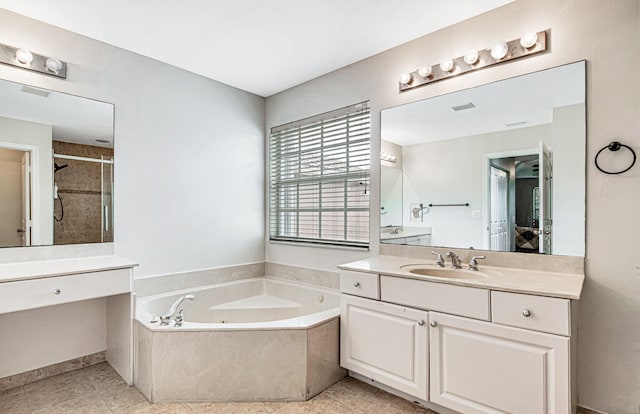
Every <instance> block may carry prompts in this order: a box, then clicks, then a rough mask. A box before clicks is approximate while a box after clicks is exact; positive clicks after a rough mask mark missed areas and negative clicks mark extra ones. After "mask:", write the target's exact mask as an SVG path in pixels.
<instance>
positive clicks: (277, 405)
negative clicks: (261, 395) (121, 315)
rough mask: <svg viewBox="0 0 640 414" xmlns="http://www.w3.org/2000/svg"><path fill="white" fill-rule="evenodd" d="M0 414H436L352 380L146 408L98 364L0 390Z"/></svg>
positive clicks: (104, 365)
mask: <svg viewBox="0 0 640 414" xmlns="http://www.w3.org/2000/svg"><path fill="white" fill-rule="evenodd" d="M0 413H2V414H76V413H77V414H103V413H104V414H112V413H113V414H129V413H140V414H142V413H145V414H160V413H162V414H183V413H184V414H187V413H188V414H198V413H215V414H236V413H238V414H258V413H265V414H269V413H278V414H297V413H300V414H342V413H344V414H369V413H380V414H383V413H384V414H386V413H389V414H401V413H420V414H437V413H435V412H433V411H429V410H426V409H423V408H421V407H418V406H416V405H413V404H411V403H410V402H407V401H405V400H403V399H400V398H398V397H396V396H394V395H391V394H389V393H387V392H384V391H381V390H378V389H377V388H374V387H372V386H370V385H368V384H364V383H362V382H360V381H357V380H354V379H352V378H345V379H343V380H342V381H340V382H338V383H337V384H335V385H333V386H332V387H330V388H329V389H327V390H325V391H324V392H323V393H322V394H320V395H318V396H316V397H315V398H313V399H311V400H309V401H306V402H289V403H286V402H282V403H281V402H266V403H197V404H193V403H189V404H149V403H148V402H147V401H146V400H145V399H144V397H143V396H142V394H140V393H139V392H138V391H137V390H136V389H135V388H133V387H129V386H127V384H126V383H125V382H124V381H123V380H122V379H121V378H120V377H119V376H118V374H116V373H115V371H114V370H113V369H112V368H111V367H110V366H109V365H107V363H101V364H97V365H93V366H90V367H88V368H83V369H79V370H77V371H72V372H68V373H66V374H62V375H57V376H55V377H51V378H47V379H44V380H40V381H38V382H34V383H31V384H27V385H25V386H22V387H16V388H12V389H10V390H6V391H2V392H0Z"/></svg>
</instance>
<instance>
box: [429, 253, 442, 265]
mask: <svg viewBox="0 0 640 414" xmlns="http://www.w3.org/2000/svg"><path fill="white" fill-rule="evenodd" d="M431 254H435V255H436V256H438V258H437V259H436V266H438V267H444V259H443V258H442V255H441V254H440V253H438V252H434V251H433V250H432V251H431Z"/></svg>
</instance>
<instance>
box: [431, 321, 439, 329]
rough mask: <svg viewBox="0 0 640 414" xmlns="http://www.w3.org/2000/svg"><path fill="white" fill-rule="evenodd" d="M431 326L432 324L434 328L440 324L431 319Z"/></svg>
mask: <svg viewBox="0 0 640 414" xmlns="http://www.w3.org/2000/svg"><path fill="white" fill-rule="evenodd" d="M429 326H431V327H432V328H435V327H436V326H438V322H436V321H431V322H429Z"/></svg>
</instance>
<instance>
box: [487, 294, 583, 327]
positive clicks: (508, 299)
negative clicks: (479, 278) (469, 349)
mask: <svg viewBox="0 0 640 414" xmlns="http://www.w3.org/2000/svg"><path fill="white" fill-rule="evenodd" d="M491 314H492V321H493V322H494V323H498V324H501V325H509V326H515V327H518V328H525V329H532V330H535V331H541V332H548V333H552V334H557V335H564V336H570V335H571V310H570V301H569V300H568V299H559V298H549V297H544V296H534V295H523V294H519V293H508V292H495V291H494V292H491ZM527 315H528V316H527Z"/></svg>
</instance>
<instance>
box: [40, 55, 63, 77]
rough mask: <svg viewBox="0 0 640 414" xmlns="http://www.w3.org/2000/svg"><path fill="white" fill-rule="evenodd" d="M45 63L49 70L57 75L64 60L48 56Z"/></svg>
mask: <svg viewBox="0 0 640 414" xmlns="http://www.w3.org/2000/svg"><path fill="white" fill-rule="evenodd" d="M44 64H45V66H46V67H47V70H48V71H49V72H52V73H55V74H56V75H57V74H58V73H60V71H61V70H62V62H61V61H60V60H58V59H56V58H47V60H46V61H45V62H44Z"/></svg>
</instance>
